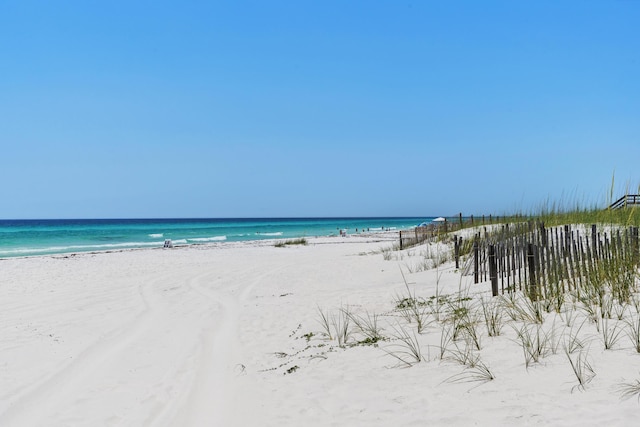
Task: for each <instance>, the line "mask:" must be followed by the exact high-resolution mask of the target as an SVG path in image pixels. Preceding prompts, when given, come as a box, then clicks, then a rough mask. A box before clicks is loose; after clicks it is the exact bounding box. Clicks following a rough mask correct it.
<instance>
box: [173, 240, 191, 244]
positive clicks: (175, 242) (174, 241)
mask: <svg viewBox="0 0 640 427" xmlns="http://www.w3.org/2000/svg"><path fill="white" fill-rule="evenodd" d="M171 243H173V244H174V245H186V244H187V239H178V240H172V241H171Z"/></svg>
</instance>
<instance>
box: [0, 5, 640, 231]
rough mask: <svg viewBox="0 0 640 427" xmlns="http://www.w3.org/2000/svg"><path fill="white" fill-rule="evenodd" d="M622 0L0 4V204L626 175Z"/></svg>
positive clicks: (283, 201)
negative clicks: (0, 184)
mask: <svg viewBox="0 0 640 427" xmlns="http://www.w3.org/2000/svg"><path fill="white" fill-rule="evenodd" d="M638 22H640V2H638V1H612V0H606V1H605V0H603V1H586V0H580V1H540V0H536V1H482V2H477V1H424V2H423V1H420V2H418V1H410V2H399V1H326V0H325V1H311V0H305V1H300V0H298V1H253V2H252V1H234V2H231V1H228V2H215V1H209V2H197V1H196V2H194V1H181V2H173V1H109V2H86V1H56V2H41V1H30V0H19V1H12V0H9V1H6V0H0V52H2V55H0V70H1V72H0V76H1V78H0V147H1V153H2V154H1V157H0V158H1V159H2V160H1V165H2V166H1V167H0V180H1V181H2V184H3V185H2V186H0V200H1V201H2V203H1V204H0V218H114V217H274V216H293V217H295V216H414V215H416V216H431V215H454V214H457V213H458V212H463V213H465V214H483V213H487V214H488V213H493V214H502V213H507V212H513V211H528V210H530V209H532V208H535V207H538V206H540V205H541V204H543V203H545V202H546V201H547V200H551V201H557V200H563V201H565V202H567V201H571V202H573V201H580V202H582V203H586V204H590V203H604V202H606V200H607V199H606V198H607V194H608V192H609V189H610V185H611V180H612V176H613V175H614V173H615V181H616V188H615V194H616V195H618V194H622V193H624V191H625V187H626V186H631V188H632V190H634V191H635V190H637V189H638V185H639V184H640V172H639V171H640V168H639V165H640V78H639V76H640V30H638Z"/></svg>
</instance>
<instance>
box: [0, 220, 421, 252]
mask: <svg viewBox="0 0 640 427" xmlns="http://www.w3.org/2000/svg"><path fill="white" fill-rule="evenodd" d="M432 219H433V218H431V217H419V218H259V219H255V218H254V219H250V218H235V219H74V220H66V219H65V220H62V219H56V220H0V258H9V257H23V256H34V255H52V254H65V253H75V252H94V251H109V250H119V249H134V248H153V247H162V246H163V245H164V241H165V240H167V239H170V240H171V241H172V243H173V244H174V245H193V244H206V243H215V242H239V241H248V240H264V239H291V238H299V237H314V236H333V235H338V234H339V232H340V230H341V229H342V230H346V232H347V234H357V233H361V232H362V231H363V230H367V231H372V232H373V231H381V230H404V229H408V228H413V227H415V226H416V225H418V224H420V223H423V222H429V221H430V220H432Z"/></svg>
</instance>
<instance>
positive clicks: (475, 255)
mask: <svg viewBox="0 0 640 427" xmlns="http://www.w3.org/2000/svg"><path fill="white" fill-rule="evenodd" d="M478 264H479V263H478V241H477V240H475V241H474V242H473V283H478V275H479V273H480V271H479V269H478Z"/></svg>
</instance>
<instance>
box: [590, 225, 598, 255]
mask: <svg viewBox="0 0 640 427" xmlns="http://www.w3.org/2000/svg"><path fill="white" fill-rule="evenodd" d="M591 247H592V248H593V259H597V258H598V232H597V230H596V225H595V224H591Z"/></svg>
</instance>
